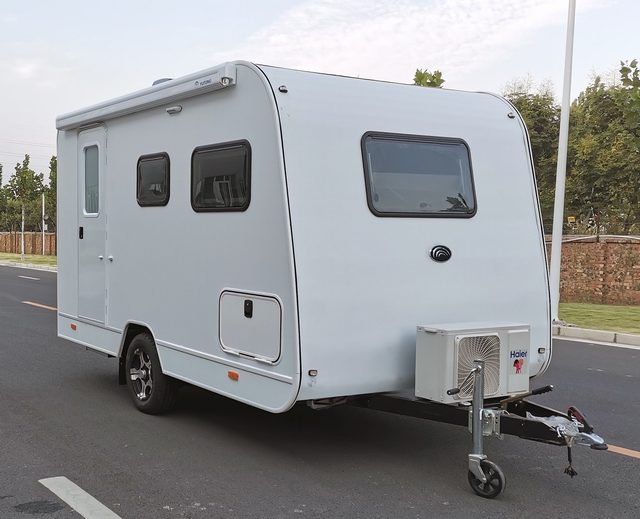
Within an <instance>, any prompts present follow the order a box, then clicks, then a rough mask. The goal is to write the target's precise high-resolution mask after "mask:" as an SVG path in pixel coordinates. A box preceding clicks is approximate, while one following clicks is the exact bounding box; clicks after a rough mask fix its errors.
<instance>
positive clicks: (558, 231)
mask: <svg viewBox="0 0 640 519" xmlns="http://www.w3.org/2000/svg"><path fill="white" fill-rule="evenodd" d="M575 19H576V0H569V17H568V20H567V43H566V47H565V56H564V87H563V92H562V107H561V110H560V140H559V142H558V166H557V169H556V197H555V202H554V205H553V233H552V240H551V267H550V272H549V285H550V290H551V318H552V320H553V321H558V306H559V304H560V264H561V261H560V260H561V257H562V224H563V219H564V187H565V179H566V176H567V148H568V142H569V111H570V108H571V64H572V60H573V29H574V26H575Z"/></svg>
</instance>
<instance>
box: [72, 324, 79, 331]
mask: <svg viewBox="0 0 640 519" xmlns="http://www.w3.org/2000/svg"><path fill="white" fill-rule="evenodd" d="M71 329H72V330H73V331H74V332H75V331H76V330H77V329H78V325H77V324H76V323H71Z"/></svg>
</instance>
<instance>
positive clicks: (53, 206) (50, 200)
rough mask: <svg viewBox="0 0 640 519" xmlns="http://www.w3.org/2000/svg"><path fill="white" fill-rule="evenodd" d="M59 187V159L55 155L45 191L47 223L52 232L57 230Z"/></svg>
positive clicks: (50, 166) (50, 165) (52, 158)
mask: <svg viewBox="0 0 640 519" xmlns="http://www.w3.org/2000/svg"><path fill="white" fill-rule="evenodd" d="M57 187H58V159H57V157H56V156H55V155H54V156H53V157H51V160H50V161H49V185H48V186H47V187H45V190H44V201H45V208H46V209H45V223H46V225H47V228H48V229H49V230H50V231H53V232H55V230H56V214H57V200H56V190H57Z"/></svg>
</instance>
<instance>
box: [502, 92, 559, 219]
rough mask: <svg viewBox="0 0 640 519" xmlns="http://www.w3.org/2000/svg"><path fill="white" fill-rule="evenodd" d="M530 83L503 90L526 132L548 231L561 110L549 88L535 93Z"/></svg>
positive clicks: (551, 214)
mask: <svg viewBox="0 0 640 519" xmlns="http://www.w3.org/2000/svg"><path fill="white" fill-rule="evenodd" d="M533 89H534V85H533V82H532V81H531V80H529V79H526V80H516V81H514V82H512V83H510V84H508V85H507V86H506V91H505V92H504V95H505V97H506V98H507V99H508V100H509V101H510V102H511V103H512V104H513V105H514V106H515V107H516V108H517V109H518V111H519V112H520V115H522V118H523V119H524V122H525V124H526V126H527V129H528V131H529V138H530V140H531V150H532V153H533V163H534V168H535V171H536V180H537V186H538V193H539V196H540V206H541V209H542V219H543V222H544V226H545V229H546V230H547V231H550V230H551V225H552V222H553V205H554V196H555V178H556V164H557V159H558V135H559V133H560V107H559V106H558V105H557V104H556V103H555V100H554V97H553V91H552V89H551V85H550V84H545V83H543V84H541V85H540V86H539V87H538V89H537V90H536V91H535V92H534V91H533Z"/></svg>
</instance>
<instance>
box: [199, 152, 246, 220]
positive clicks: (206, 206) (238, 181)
mask: <svg viewBox="0 0 640 519" xmlns="http://www.w3.org/2000/svg"><path fill="white" fill-rule="evenodd" d="M250 199H251V146H250V145H249V143H248V142H247V141H235V142H229V143H225V144H215V145H211V146H201V147H199V148H196V149H195V150H194V152H193V155H192V156H191V206H192V207H193V210H194V211H197V212H200V211H244V210H246V209H247V207H249V201H250Z"/></svg>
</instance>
